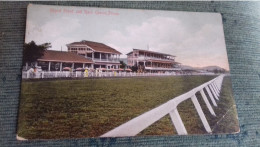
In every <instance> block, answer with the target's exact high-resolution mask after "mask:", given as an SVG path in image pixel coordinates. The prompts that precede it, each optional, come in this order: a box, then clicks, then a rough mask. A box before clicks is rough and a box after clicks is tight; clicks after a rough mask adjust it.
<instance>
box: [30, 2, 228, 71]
mask: <svg viewBox="0 0 260 147" xmlns="http://www.w3.org/2000/svg"><path fill="white" fill-rule="evenodd" d="M32 40H33V41H35V42H36V43H37V44H42V43H46V42H49V43H51V45H52V47H51V48H50V50H62V51H67V46H66V44H69V43H72V42H75V41H81V40H89V41H95V42H100V43H104V44H106V45H108V46H111V47H113V48H115V49H116V50H118V51H119V52H121V53H122V55H121V56H120V57H121V58H126V54H127V53H129V52H130V51H132V50H133V48H136V49H145V50H150V51H157V52H162V53H167V54H172V55H174V56H176V61H177V62H179V63H181V64H183V65H188V66H193V67H205V66H219V67H222V68H225V69H226V70H229V65H228V59H227V53H226V45H225V39H224V32H223V25H222V18H221V15H220V14H218V13H204V12H183V11H161V10H141V9H139V10H138V9H116V8H93V7H68V6H50V5H49V6H46V5H45V6H44V5H32V4H30V5H29V6H28V10H27V23H26V35H25V42H26V43H28V42H30V41H32Z"/></svg>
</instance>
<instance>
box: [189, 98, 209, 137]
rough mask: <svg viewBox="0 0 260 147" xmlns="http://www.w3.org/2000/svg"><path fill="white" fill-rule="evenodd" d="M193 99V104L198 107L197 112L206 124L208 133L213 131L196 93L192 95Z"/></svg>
mask: <svg viewBox="0 0 260 147" xmlns="http://www.w3.org/2000/svg"><path fill="white" fill-rule="evenodd" d="M191 100H192V102H193V104H194V106H195V108H196V110H197V112H198V114H199V117H200V119H201V121H202V123H203V125H204V128H205V129H206V131H207V132H208V133H211V132H212V131H211V128H210V126H209V123H208V121H207V119H206V117H205V115H204V113H203V111H202V109H201V106H200V104H199V102H198V100H197V97H196V95H195V94H194V95H193V96H192V97H191Z"/></svg>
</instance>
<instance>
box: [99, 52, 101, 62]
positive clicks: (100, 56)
mask: <svg viewBox="0 0 260 147" xmlns="http://www.w3.org/2000/svg"><path fill="white" fill-rule="evenodd" d="M99 59H100V61H101V53H99Z"/></svg>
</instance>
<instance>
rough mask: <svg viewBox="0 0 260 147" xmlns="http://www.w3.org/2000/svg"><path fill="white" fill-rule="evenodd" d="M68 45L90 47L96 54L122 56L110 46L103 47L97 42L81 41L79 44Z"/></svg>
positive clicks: (103, 45)
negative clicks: (103, 53)
mask: <svg viewBox="0 0 260 147" xmlns="http://www.w3.org/2000/svg"><path fill="white" fill-rule="evenodd" d="M68 45H87V46H89V47H91V48H92V49H94V50H95V51H97V52H105V53H114V54H122V53H120V52H119V51H117V50H116V49H114V48H112V47H110V46H107V45H105V44H103V43H99V42H93V41H87V40H82V41H80V42H73V43H70V44H68Z"/></svg>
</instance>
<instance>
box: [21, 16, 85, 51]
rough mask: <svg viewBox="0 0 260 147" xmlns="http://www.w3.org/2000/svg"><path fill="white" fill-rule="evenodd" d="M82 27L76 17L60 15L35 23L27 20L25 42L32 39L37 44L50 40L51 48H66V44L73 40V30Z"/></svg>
mask: <svg viewBox="0 0 260 147" xmlns="http://www.w3.org/2000/svg"><path fill="white" fill-rule="evenodd" d="M80 28H82V26H81V24H80V22H79V20H78V19H73V18H67V17H62V18H60V19H54V20H51V21H48V22H46V23H45V24H42V25H37V24H35V23H33V22H32V21H28V22H27V31H26V32H27V34H26V42H30V41H32V40H34V41H35V42H36V43H37V44H41V43H45V42H50V43H51V44H52V49H53V50H60V49H61V46H62V48H63V50H65V49H66V50H67V48H66V44H67V43H68V42H71V41H72V40H75V39H77V38H74V37H73V35H74V32H75V31H77V30H78V29H80Z"/></svg>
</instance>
